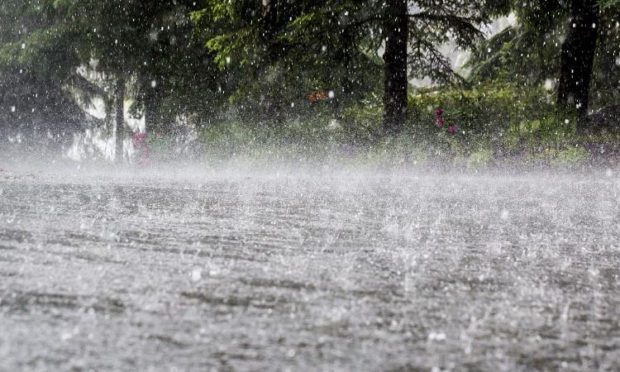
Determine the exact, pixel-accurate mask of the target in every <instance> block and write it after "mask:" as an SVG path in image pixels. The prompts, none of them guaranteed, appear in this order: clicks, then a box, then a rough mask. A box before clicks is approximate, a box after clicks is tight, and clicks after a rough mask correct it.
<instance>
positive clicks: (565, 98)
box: [558, 0, 600, 131]
mask: <svg viewBox="0 0 620 372" xmlns="http://www.w3.org/2000/svg"><path fill="white" fill-rule="evenodd" d="M568 27H569V29H568V34H567V35H566V40H565V41H564V43H563V44H562V56H561V62H560V63H561V67H560V83H559V86H558V105H559V106H560V107H561V108H564V109H572V108H575V107H576V108H577V112H578V115H579V120H578V124H577V125H578V129H579V130H580V131H582V130H583V129H584V128H583V127H584V125H585V122H586V118H587V115H588V96H589V93H590V80H591V78H592V65H593V63H594V54H595V52H596V42H597V39H598V28H599V27H600V25H599V9H598V7H597V5H596V0H571V20H570V23H569V25H568Z"/></svg>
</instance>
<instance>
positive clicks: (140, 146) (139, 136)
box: [131, 133, 151, 164]
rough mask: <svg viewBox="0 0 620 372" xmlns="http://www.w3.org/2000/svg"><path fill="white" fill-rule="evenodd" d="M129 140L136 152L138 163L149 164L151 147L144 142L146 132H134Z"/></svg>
mask: <svg viewBox="0 0 620 372" xmlns="http://www.w3.org/2000/svg"><path fill="white" fill-rule="evenodd" d="M131 142H132V143H133V148H134V149H135V150H136V152H137V153H138V164H149V163H150V162H151V159H150V153H151V149H150V148H149V144H148V143H147V142H146V133H134V134H133V137H132V139H131Z"/></svg>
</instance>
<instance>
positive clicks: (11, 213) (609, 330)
mask: <svg viewBox="0 0 620 372" xmlns="http://www.w3.org/2000/svg"><path fill="white" fill-rule="evenodd" d="M130 173H131V172H130ZM619 225H620V179H619V178H618V175H617V174H615V173H612V172H610V171H608V172H605V171H602V172H594V171H593V172H589V173H587V174H581V175H568V174H543V173H540V174H527V175H509V174H494V175H491V174H488V175H459V174H439V175H433V174H432V172H431V173H429V172H425V173H417V172H415V171H392V172H383V173H381V174H374V173H372V172H361V171H360V172H356V171H351V170H349V171H346V170H341V171H337V170H324V171H319V170H313V171H308V172H302V171H293V170H290V169H289V170H283V171H271V172H270V171H265V172H251V173H248V174H243V173H234V172H210V173H209V172H206V173H204V174H200V173H196V172H193V173H192V172H188V174H186V175H185V177H177V176H174V175H173V176H170V177H166V176H162V175H157V174H142V175H141V174H132V175H131V176H115V175H105V174H99V175H97V174H89V175H81V174H80V172H79V171H75V172H73V173H71V174H67V175H54V174H52V173H48V174H36V173H33V174H14V173H7V172H6V171H5V172H4V173H3V176H2V177H0V330H1V331H0V370H3V371H20V370H28V371H48V370H73V371H81V370H91V369H92V370H115V371H137V370H143V371H148V370H153V371H160V370H161V371H172V370H178V371H185V370H188V371H189V370H191V371H204V370H211V369H213V370H360V371H377V370H386V371H392V370H398V371H402V370H416V369H421V370H432V369H434V370H446V369H447V370H489V371H499V370H511V371H514V370H532V369H546V370H558V369H560V370H569V371H570V370H572V371H584V370H610V371H611V370H618V369H620V281H619V276H618V275H619V272H620V270H619V267H620V227H619Z"/></svg>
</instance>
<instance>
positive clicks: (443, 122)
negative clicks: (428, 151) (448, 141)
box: [437, 118, 446, 128]
mask: <svg viewBox="0 0 620 372" xmlns="http://www.w3.org/2000/svg"><path fill="white" fill-rule="evenodd" d="M445 123H446V119H444V118H437V126H438V127H439V128H441V127H443V125H444V124H445Z"/></svg>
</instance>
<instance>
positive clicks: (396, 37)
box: [383, 0, 408, 135]
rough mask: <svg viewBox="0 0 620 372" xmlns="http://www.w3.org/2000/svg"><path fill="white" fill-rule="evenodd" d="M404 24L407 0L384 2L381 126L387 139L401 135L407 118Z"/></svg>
mask: <svg viewBox="0 0 620 372" xmlns="http://www.w3.org/2000/svg"><path fill="white" fill-rule="evenodd" d="M407 22H408V19H407V0H387V2H386V12H385V22H384V26H383V27H384V33H385V53H384V54H383V61H384V63H385V65H384V74H385V76H384V92H383V108H384V116H383V126H384V130H385V133H386V134H388V135H393V134H397V133H398V132H400V131H401V130H402V128H403V125H404V123H405V119H406V117H407V85H408V81H407V38H408V23H407Z"/></svg>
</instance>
